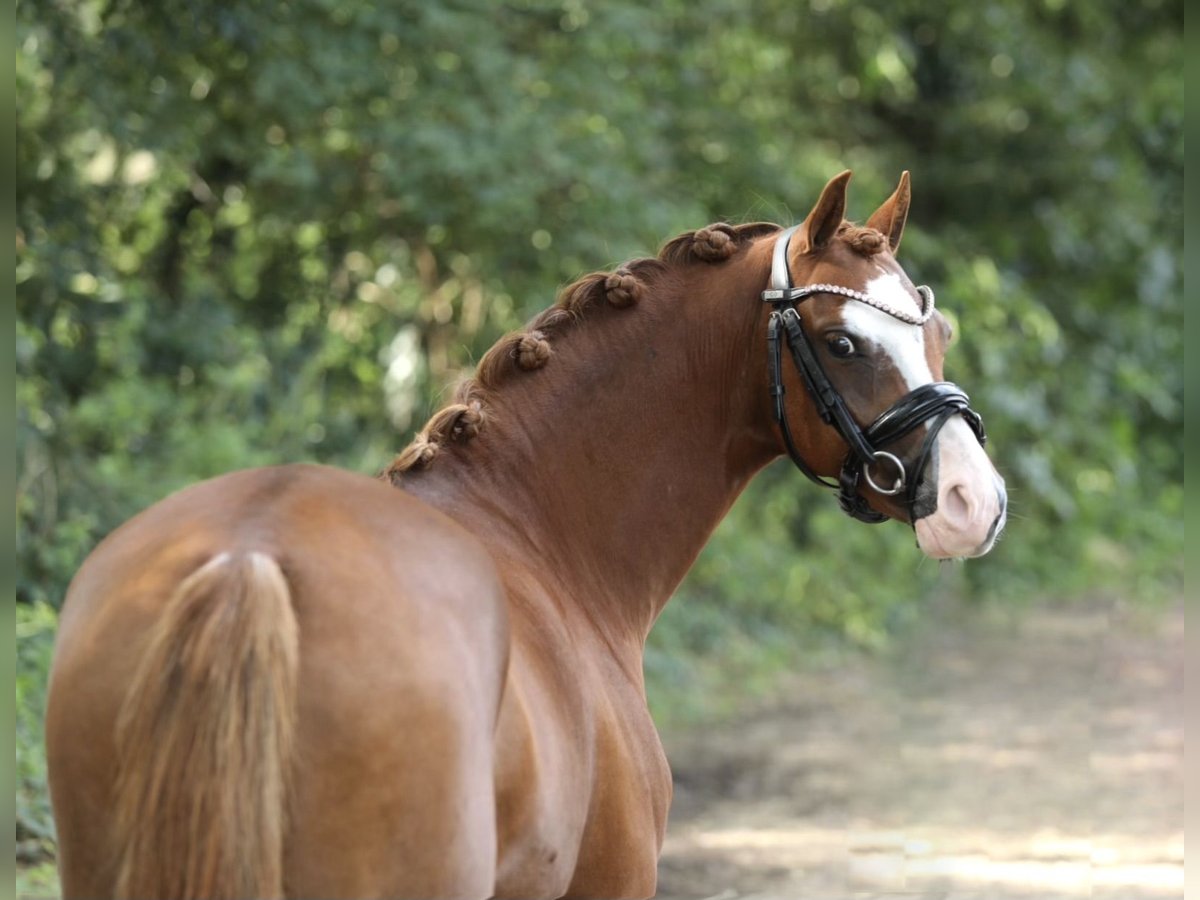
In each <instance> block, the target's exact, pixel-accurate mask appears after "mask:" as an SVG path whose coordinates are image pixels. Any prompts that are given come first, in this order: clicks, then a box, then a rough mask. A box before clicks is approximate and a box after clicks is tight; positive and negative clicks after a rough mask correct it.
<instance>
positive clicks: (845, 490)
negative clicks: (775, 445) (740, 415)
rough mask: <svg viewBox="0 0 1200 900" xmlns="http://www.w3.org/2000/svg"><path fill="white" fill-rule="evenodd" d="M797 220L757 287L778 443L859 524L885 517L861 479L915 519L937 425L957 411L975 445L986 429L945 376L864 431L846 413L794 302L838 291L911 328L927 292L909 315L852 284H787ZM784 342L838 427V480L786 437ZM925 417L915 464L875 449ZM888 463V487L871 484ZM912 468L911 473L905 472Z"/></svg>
mask: <svg viewBox="0 0 1200 900" xmlns="http://www.w3.org/2000/svg"><path fill="white" fill-rule="evenodd" d="M799 227H800V226H799V225H794V226H792V227H791V228H789V229H787V230H786V231H784V232H783V233H782V234H780V235H779V237H778V238H777V239H776V241H775V252H774V256H773V258H772V260H771V282H770V285H769V286H768V289H767V290H765V291H763V293H762V298H763V300H764V301H765V302H767V303H770V304H771V305H772V307H773V309H772V311H771V316H770V319H769V320H768V323H767V365H768V368H769V374H770V385H771V397H772V399H773V401H774V406H775V421H776V422H777V423H778V424H779V430H780V432H781V434H782V435H783V443H784V445H785V446H786V447H787V452H788V456H790V457H791V458H792V462H793V463H795V464H796V468H798V469H799V470H800V471H801V472H803V473H804V474H805V475H807V476H808V477H809V478H810V479H811V480H812V481H814V482H816V483H817V484H819V485H821V486H823V487H827V488H834V489H836V490H837V491H838V503H839V504H840V505H841V507H842V510H843V511H844V512H845V513H846V514H847V515H850V516H853V517H854V518H856V519H858V520H859V521H862V522H869V523H871V524H877V523H879V522H884V521H886V520H887V518H888V517H887V516H885V515H883V514H881V513H878V512H876V511H875V510H873V509H872V508H871V507H870V506H869V505H868V504H867V501H866V498H864V497H863V496H861V495H860V494H859V492H858V488H859V481H860V479H861V478H865V479H866V481H867V484H868V485H870V486H871V488H872V489H874V490H875V491H876V492H878V493H880V494H883V495H884V496H895V495H897V494H900V493H901V492H904V499H905V503H906V505H907V507H908V511H909V519H910V521H911V522H913V523H915V522H916V520H917V515H916V501H917V485H918V484H919V482H920V480H921V474H922V472H924V470H925V466H926V464H927V463H928V461H929V455H930V454H931V453H932V452H933V445H934V441H936V440H937V436H938V433H939V432H940V431H941V430H942V426H944V425H945V424H946V422H948V421H949V420H950V418H951V417H953V416H955V415H961V416H962V417H963V418H964V419H966V421H967V424H968V425H970V426H971V430H972V431H973V432H974V433H975V437H976V438H978V440H979V443H980V444H984V443H986V442H987V434H986V432H985V431H984V429H983V419H982V417H980V415H979V414H978V413H977V412H975V411H974V410H973V409H971V406H970V398H968V397H967V395H966V393H965V392H964V391H963V390H962V388H960V387H958V385H955V384H952V383H951V382H949V381H935V382H932V383H930V384H923V385H921V386H920V387H918V388H916V389H915V390H913V391H911V392H909V393H908V394H906V395H905V396H903V397H901V398H900V399H899V400H897V401H896V402H895V403H893V404H892V405H891V406H890V407H889V408H888V409H887V410H885V411H884V412H883V413H882V414H881V415H880V416H879V417H878V418H877V419H875V421H874V422H872V423H871V425H870V426H869V427H868V428H867V429H866V430H863V429H862V428H861V427H859V424H858V422H857V421H855V419H854V417H853V416H852V415H851V414H850V410H849V409H848V408H847V407H846V403H845V401H844V400H842V397H841V395H840V394H839V393H838V392H837V389H836V388H835V387H834V386H833V383H832V382H831V381H830V380H829V378H828V376H826V374H825V370H824V369H823V368H821V363H820V362H819V361H818V359H817V355H816V352H815V350H814V349H813V345H812V342H811V341H810V340H809V337H808V335H807V334H806V333H805V331H804V325H803V323H802V322H801V319H800V313H799V312H798V311H797V309H796V305H797V304H799V303H801V302H802V301H804V300H805V299H806V298H808V297H812V296H814V295H816V294H837V295H839V296H842V297H848V298H850V299H852V300H858V301H860V302H862V303H866V304H868V305H870V306H873V307H875V308H876V309H879V310H882V311H883V312H885V313H887V314H888V315H890V316H892V317H893V318H896V319H899V320H900V321H902V322H907V323H908V324H910V325H914V326H917V327H921V326H923V325H924V324H925V323H926V322H928V321H929V317H930V316H931V315H933V291H932V290H930V289H929V288H928V287H925V286H924V285H922V286H921V287H918V288H917V292H918V293H919V294H920V295H921V301H922V309H921V312H920V314H919V315H913V314H912V313H910V312H906V311H904V310H901V309H896V308H895V307H893V306H891V305H889V304H887V303H884V302H882V301H879V300H876V299H875V298H873V297H871V296H869V295H867V294H864V293H863V292H861V291H856V290H854V289H853V288H848V287H843V286H842V285H836V284H808V285H803V286H801V287H793V286H792V273H791V270H790V268H789V267H788V261H787V252H788V244H789V243H790V242H791V239H792V235H793V234H795V233H796V230H797V229H798V228H799ZM784 343H786V344H787V348H788V350H789V351H790V352H791V356H792V362H793V363H795V365H796V369H797V370H798V371H799V372H800V375H801V378H802V379H803V381H804V383H805V385H807V387H808V392H809V394H810V395H811V396H812V399H813V402H814V403H815V404H816V407H817V412H819V413H820V415H821V420H822V421H824V422H825V423H826V424H828V425H832V426H833V427H834V428H836V429H837V431H838V434H840V435H841V436H842V439H843V440H845V442H846V443H847V445H849V448H850V452H849V453H848V454H847V455H846V459H845V461H844V462H843V463H842V471H841V474H840V475H839V476H838V479H837V481H833V480H831V479H828V478H823V477H821V476H820V475H818V474H817V473H816V472H814V471H813V470H812V468H811V467H810V466H809V465H808V463H806V462H805V461H804V458H803V457H802V456H801V455H800V452H799V451H798V450H797V449H796V444H795V441H794V440H793V439H792V430H791V428H790V427H789V425H788V418H787V407H786V405H785V404H784V401H783V395H784V387H783V361H782V360H783V346H782V345H783V344H784ZM926 422H928V423H929V429H928V433H927V434H926V436H925V440H924V442H923V443H922V444H921V448H920V451H919V452H918V453H917V456H916V460H915V463H916V464H915V465H914V466H913V467H912V468H911V469H906V468H905V466H904V463H903V462H902V461H901V460H900V458H899V457H898V456H896V455H895V454H892V453H889V452H887V451H886V450H881V449H879V448H881V447H886V446H888V445H889V444H892V443H895V442H896V441H898V440H900V438H902V437H904V436H905V435H907V434H909V433H910V432H912V431H915V430H916V429H917V428H918V427H920V426H921V425H922V424H924V423H926ZM881 462H883V463H888V464H889V465H891V466H892V467H894V468H895V470H896V473H897V475H896V479H895V481H894V483H893V484H892V485H891V487H885V486H882V485H880V484H878V483H877V482H876V477H873V474H872V469H873V468H874V467H876V466H877V465H878V464H879V463H881ZM910 471H911V473H912V474H911V476H910V474H909V473H910Z"/></svg>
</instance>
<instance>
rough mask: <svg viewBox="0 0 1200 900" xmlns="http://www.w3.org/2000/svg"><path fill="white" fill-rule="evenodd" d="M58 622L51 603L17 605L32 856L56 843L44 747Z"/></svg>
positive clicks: (22, 792)
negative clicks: (47, 699) (47, 789)
mask: <svg viewBox="0 0 1200 900" xmlns="http://www.w3.org/2000/svg"><path fill="white" fill-rule="evenodd" d="M57 623H58V617H57V615H56V614H55V612H54V609H53V608H52V607H50V606H48V605H47V604H44V603H39V604H34V605H28V604H23V605H21V606H18V607H17V722H16V731H17V840H18V842H19V845H21V846H22V847H23V848H24V850H25V852H26V853H28V854H30V855H32V854H34V853H35V852H36V849H37V848H39V847H42V846H49V845H51V844H52V842H53V839H54V821H53V819H52V818H51V816H50V802H49V798H48V797H47V795H46V759H45V756H44V755H43V753H42V751H41V746H42V720H43V718H44V716H45V710H46V676H47V674H48V673H49V671H50V651H51V647H52V646H53V643H54V629H55V626H56V625H57Z"/></svg>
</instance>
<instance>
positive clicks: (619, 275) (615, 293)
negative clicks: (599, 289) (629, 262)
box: [604, 267, 642, 309]
mask: <svg viewBox="0 0 1200 900" xmlns="http://www.w3.org/2000/svg"><path fill="white" fill-rule="evenodd" d="M604 294H605V296H606V297H607V298H608V302H609V303H611V304H612V305H613V306H615V307H617V308H618V309H625V308H626V307H629V306H632V305H633V304H634V303H636V302H637V301H638V300H640V299H641V296H642V283H641V282H640V281H638V280H637V278H635V277H634V275H633V273H632V272H630V271H629V270H628V269H626V268H624V267H622V268H620V269H617V270H616V271H615V272H613V273H612V274H611V275H609V276H608V277H607V278H606V279H604Z"/></svg>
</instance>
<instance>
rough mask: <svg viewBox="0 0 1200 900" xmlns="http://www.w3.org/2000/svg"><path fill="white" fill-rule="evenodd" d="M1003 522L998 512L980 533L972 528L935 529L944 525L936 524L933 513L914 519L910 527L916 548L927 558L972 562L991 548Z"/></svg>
mask: <svg viewBox="0 0 1200 900" xmlns="http://www.w3.org/2000/svg"><path fill="white" fill-rule="evenodd" d="M1004 520H1005V516H1004V514H1003V513H1002V514H1001V515H1000V516H999V517H998V518H997V519H996V520H995V521H994V522H993V523H992V524H991V526H990V527H989V528H988V529H987V531H986V533H984V534H980V533H979V532H978V531H977V530H976V529H966V530H958V529H947V528H944V527H939V526H941V525H943V524H944V523H941V522H939V521H938V517H937V515H936V514H934V515H932V516H928V517H926V518H924V519H917V522H916V525H914V526H913V528H914V530H915V531H916V533H917V546H918V547H920V548H921V552H922V553H924V554H925V555H926V556H928V557H929V558H930V559H974V558H975V557H978V556H983V555H984V554H986V553H987V552H988V551H989V550H991V549H992V547H994V546H995V544H996V539H997V538H999V537H1000V532H1001V531H1003V530H1004Z"/></svg>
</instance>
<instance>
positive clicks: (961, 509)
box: [941, 484, 971, 522]
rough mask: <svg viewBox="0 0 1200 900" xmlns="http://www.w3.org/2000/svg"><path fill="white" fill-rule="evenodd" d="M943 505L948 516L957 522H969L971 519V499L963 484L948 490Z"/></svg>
mask: <svg viewBox="0 0 1200 900" xmlns="http://www.w3.org/2000/svg"><path fill="white" fill-rule="evenodd" d="M941 507H942V510H943V512H945V514H946V516H947V517H948V518H950V519H952V520H953V521H955V522H969V521H970V519H971V500H970V498H969V497H968V495H967V491H966V489H965V488H964V487H963V486H962V485H961V484H956V485H954V487H952V488H950V490H948V491H946V496H945V497H944V498H943V500H942V503H941Z"/></svg>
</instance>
